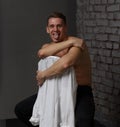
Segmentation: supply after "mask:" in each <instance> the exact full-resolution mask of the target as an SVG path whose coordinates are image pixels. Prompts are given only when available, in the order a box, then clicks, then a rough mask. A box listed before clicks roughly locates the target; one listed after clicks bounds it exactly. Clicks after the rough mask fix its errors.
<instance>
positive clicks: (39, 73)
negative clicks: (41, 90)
mask: <svg viewBox="0 0 120 127" xmlns="http://www.w3.org/2000/svg"><path fill="white" fill-rule="evenodd" d="M36 79H37V84H38V86H42V85H43V83H44V81H45V77H43V76H42V71H37V75H36Z"/></svg>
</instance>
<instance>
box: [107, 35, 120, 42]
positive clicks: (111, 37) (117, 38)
mask: <svg viewBox="0 0 120 127" xmlns="http://www.w3.org/2000/svg"><path fill="white" fill-rule="evenodd" d="M109 40H110V41H115V42H119V41H120V37H119V36H118V35H109Z"/></svg>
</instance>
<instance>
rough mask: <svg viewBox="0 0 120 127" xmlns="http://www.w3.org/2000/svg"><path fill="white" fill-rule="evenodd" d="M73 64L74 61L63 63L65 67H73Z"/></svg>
mask: <svg viewBox="0 0 120 127" xmlns="http://www.w3.org/2000/svg"><path fill="white" fill-rule="evenodd" d="M71 66H72V62H65V63H64V64H63V68H64V69H67V68H69V67H71Z"/></svg>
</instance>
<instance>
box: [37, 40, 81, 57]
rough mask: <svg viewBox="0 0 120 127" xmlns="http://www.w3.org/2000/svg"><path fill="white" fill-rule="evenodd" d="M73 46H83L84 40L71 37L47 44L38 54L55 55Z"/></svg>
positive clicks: (43, 55)
mask: <svg viewBox="0 0 120 127" xmlns="http://www.w3.org/2000/svg"><path fill="white" fill-rule="evenodd" d="M72 46H75V47H79V48H83V47H82V46H83V40H82V39H79V38H76V37H69V38H68V40H66V41H63V42H58V43H51V44H46V45H45V46H43V47H42V48H41V49H40V50H39V51H38V56H39V57H41V58H43V57H47V56H52V55H55V54H56V53H58V52H60V51H62V50H64V49H66V48H70V47H72Z"/></svg>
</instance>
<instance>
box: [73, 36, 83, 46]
mask: <svg viewBox="0 0 120 127" xmlns="http://www.w3.org/2000/svg"><path fill="white" fill-rule="evenodd" d="M83 43H84V42H83V40H82V39H80V38H73V39H72V44H73V46H74V47H79V48H82V46H83Z"/></svg>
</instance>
